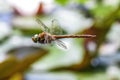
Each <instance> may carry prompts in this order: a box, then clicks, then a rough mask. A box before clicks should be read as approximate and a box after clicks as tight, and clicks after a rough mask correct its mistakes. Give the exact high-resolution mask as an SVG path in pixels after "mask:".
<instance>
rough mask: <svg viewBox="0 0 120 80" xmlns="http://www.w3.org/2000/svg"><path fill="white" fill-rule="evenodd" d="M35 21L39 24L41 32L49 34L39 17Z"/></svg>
mask: <svg viewBox="0 0 120 80" xmlns="http://www.w3.org/2000/svg"><path fill="white" fill-rule="evenodd" d="M35 20H36V21H37V23H38V24H40V27H41V29H42V31H45V32H49V28H48V27H47V26H46V25H45V24H44V23H43V22H42V21H41V20H40V19H39V17H36V18H35Z"/></svg>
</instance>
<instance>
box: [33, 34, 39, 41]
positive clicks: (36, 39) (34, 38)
mask: <svg viewBox="0 0 120 80" xmlns="http://www.w3.org/2000/svg"><path fill="white" fill-rule="evenodd" d="M38 39H39V36H38V34H35V35H34V36H33V37H32V40H33V42H35V43H37V42H38Z"/></svg>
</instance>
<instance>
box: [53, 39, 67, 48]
mask: <svg viewBox="0 0 120 80" xmlns="http://www.w3.org/2000/svg"><path fill="white" fill-rule="evenodd" d="M55 42H56V44H57V45H58V46H60V47H62V48H64V49H67V46H66V45H65V43H64V42H62V41H60V40H55Z"/></svg>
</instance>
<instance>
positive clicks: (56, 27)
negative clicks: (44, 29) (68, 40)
mask: <svg viewBox="0 0 120 80" xmlns="http://www.w3.org/2000/svg"><path fill="white" fill-rule="evenodd" d="M50 33H51V34H55V35H59V34H62V33H63V32H62V28H61V27H60V25H58V21H57V20H56V19H53V20H52V26H51V27H50Z"/></svg>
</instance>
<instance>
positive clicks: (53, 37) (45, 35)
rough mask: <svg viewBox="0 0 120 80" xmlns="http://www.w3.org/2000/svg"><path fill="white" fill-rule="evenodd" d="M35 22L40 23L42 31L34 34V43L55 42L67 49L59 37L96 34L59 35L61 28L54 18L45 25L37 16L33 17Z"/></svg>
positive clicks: (79, 36)
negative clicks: (50, 22) (49, 25)
mask: <svg viewBox="0 0 120 80" xmlns="http://www.w3.org/2000/svg"><path fill="white" fill-rule="evenodd" d="M35 20H36V22H37V23H38V24H39V25H40V27H41V30H42V31H43V32H42V33H39V34H35V35H34V36H33V37H32V41H33V42H34V43H41V44H51V43H52V42H55V43H56V44H57V45H58V46H60V47H62V48H64V49H67V46H66V45H65V43H64V42H63V41H61V40H60V39H62V38H93V37H95V36H96V35H60V34H61V33H62V29H61V28H60V26H59V25H58V22H57V20H56V19H53V20H52V26H51V27H50V28H49V27H47V26H46V25H45V24H44V23H43V22H42V21H41V20H40V19H39V18H38V17H37V18H36V19H35Z"/></svg>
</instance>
